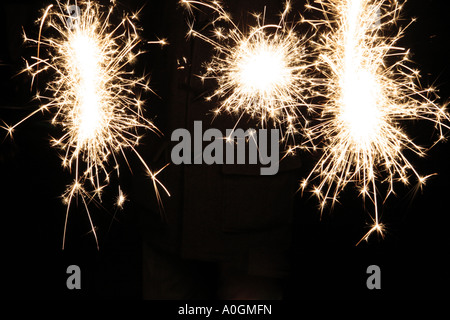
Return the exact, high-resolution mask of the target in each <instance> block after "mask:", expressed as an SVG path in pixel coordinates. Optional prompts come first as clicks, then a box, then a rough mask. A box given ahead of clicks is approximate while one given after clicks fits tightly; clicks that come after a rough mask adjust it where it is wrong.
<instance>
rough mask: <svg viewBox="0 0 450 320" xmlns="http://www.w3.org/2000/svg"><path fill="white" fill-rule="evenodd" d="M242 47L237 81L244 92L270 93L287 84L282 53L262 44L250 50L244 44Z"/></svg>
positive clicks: (288, 74) (287, 75)
mask: <svg viewBox="0 0 450 320" xmlns="http://www.w3.org/2000/svg"><path fill="white" fill-rule="evenodd" d="M243 47H245V48H243V49H242V53H243V54H242V55H243V56H242V57H241V59H240V60H238V61H239V63H238V79H239V82H240V83H241V85H242V90H243V91H244V92H248V93H251V92H254V91H255V90H256V91H258V92H259V93H265V92H266V93H271V92H273V91H275V89H276V88H277V87H283V86H285V85H286V84H287V81H288V79H289V76H290V71H289V69H288V67H287V66H286V63H285V61H284V59H283V57H284V55H283V53H282V52H279V50H277V48H271V47H267V46H265V45H264V44H262V45H260V46H258V47H257V48H253V49H250V50H249V49H248V48H247V47H248V46H247V45H246V44H244V45H243Z"/></svg>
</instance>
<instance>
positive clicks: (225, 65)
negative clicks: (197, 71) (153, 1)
mask: <svg viewBox="0 0 450 320" xmlns="http://www.w3.org/2000/svg"><path fill="white" fill-rule="evenodd" d="M181 3H182V4H183V5H185V6H186V7H187V8H188V10H190V11H191V10H192V9H193V8H196V6H203V7H206V8H208V9H211V10H213V12H215V13H216V14H217V17H216V18H215V20H213V21H212V22H211V25H212V26H213V28H214V30H213V33H212V36H208V35H205V34H204V33H201V32H198V31H196V30H195V29H194V24H192V25H191V27H190V30H189V33H188V34H189V35H190V36H195V37H198V38H200V39H202V40H203V41H205V42H207V43H209V44H211V45H212V47H213V48H214V50H215V55H214V56H213V58H212V59H211V60H210V61H209V62H208V63H206V64H205V70H206V71H205V73H204V74H203V75H202V76H201V79H202V80H206V79H215V80H216V81H217V89H216V90H215V91H214V92H213V93H212V95H210V96H208V97H207V100H211V99H213V98H217V99H218V100H219V101H220V106H219V107H218V108H217V109H216V110H214V113H215V115H218V114H220V113H221V112H227V113H229V114H236V115H238V116H239V115H240V116H239V120H240V119H241V117H242V116H243V115H244V114H248V115H250V116H251V117H253V118H256V119H258V120H259V121H260V123H261V126H262V127H264V126H265V125H266V124H267V122H269V121H271V122H272V123H274V124H275V125H276V126H279V127H280V128H281V129H284V130H285V135H283V136H287V135H293V134H294V133H296V125H297V124H298V123H297V122H298V120H299V117H300V116H301V114H300V113H299V112H298V109H299V107H300V106H302V105H303V106H306V102H304V101H306V100H307V96H308V92H309V91H308V88H309V87H310V85H309V81H310V80H309V77H308V73H307V72H306V71H307V69H308V67H309V63H308V62H307V56H308V54H307V52H306V49H305V48H306V47H305V45H304V44H305V43H306V38H305V37H304V36H299V35H298V34H297V33H296V32H295V31H294V25H293V24H290V23H288V22H287V21H286V17H287V15H288V13H289V11H290V3H289V2H287V3H286V5H285V9H284V11H283V13H282V14H281V18H280V21H279V23H278V24H265V13H264V14H255V15H254V17H255V19H256V25H255V26H250V27H249V28H248V31H247V32H246V31H245V30H242V29H241V28H239V27H238V25H236V24H235V23H234V22H233V20H232V18H231V17H230V15H229V14H228V13H227V12H226V11H225V10H224V8H223V7H222V6H221V5H220V3H219V2H217V1H211V2H200V1H191V0H181ZM204 29H205V28H204ZM204 29H203V30H204ZM239 120H238V122H239Z"/></svg>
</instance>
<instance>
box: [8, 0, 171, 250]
mask: <svg viewBox="0 0 450 320" xmlns="http://www.w3.org/2000/svg"><path fill="white" fill-rule="evenodd" d="M76 4H77V5H70V1H68V2H67V3H66V4H63V3H62V2H60V1H59V0H58V1H57V5H56V6H53V5H50V6H48V7H47V9H46V10H45V12H44V14H43V16H42V17H41V19H40V28H39V38H38V39H37V40H33V39H28V38H27V37H26V35H25V40H26V41H29V42H31V43H34V44H36V45H37V48H38V50H37V56H36V57H32V59H33V60H34V61H33V63H31V64H29V63H28V62H27V68H26V70H25V71H28V72H29V73H30V74H31V75H32V79H33V81H35V80H36V78H37V77H38V75H39V74H40V73H41V72H43V71H45V70H49V71H51V72H53V74H54V80H52V81H50V82H49V83H48V84H47V88H46V91H47V92H48V93H49V96H41V95H39V94H37V96H36V97H37V98H38V99H39V100H40V101H44V103H43V104H42V105H41V106H40V107H39V109H37V110H35V111H34V112H32V113H31V114H30V115H29V116H27V117H26V118H24V119H23V120H21V121H20V122H19V123H17V124H16V125H14V126H10V127H7V128H6V129H7V130H8V132H9V133H10V134H12V132H13V130H14V129H15V128H16V127H17V126H18V125H19V124H20V123H22V122H23V121H25V120H26V119H28V118H30V117H31V116H33V115H34V114H36V113H38V112H40V111H52V112H53V114H54V117H53V119H52V123H53V124H55V125H58V126H59V127H61V128H62V131H63V134H62V136H61V137H59V138H57V139H53V141H52V143H53V145H54V146H56V147H58V148H60V149H61V150H62V151H63V156H62V164H63V167H65V168H68V169H69V170H73V171H74V175H75V177H74V181H73V183H72V184H71V185H69V186H68V188H67V190H66V192H65V194H64V196H63V200H64V203H65V204H66V205H67V211H66V220H65V225H64V236H63V248H64V243H65V237H66V229H67V218H68V215H69V209H70V206H71V203H72V201H73V199H74V198H76V197H78V196H80V198H81V199H82V201H83V204H84V206H85V208H86V211H87V213H88V216H89V221H90V224H91V229H92V232H93V234H94V236H95V240H96V243H97V247H98V240H97V235H96V232H95V227H94V223H93V221H92V219H91V215H90V214H89V210H88V203H89V202H90V201H92V200H94V198H96V199H99V200H101V194H102V190H103V188H104V187H105V185H107V184H108V182H109V179H110V176H111V172H110V171H112V172H115V174H116V175H117V177H119V175H120V168H119V165H118V159H117V156H118V155H119V154H122V155H123V156H124V157H125V149H131V150H132V151H133V153H134V154H135V155H136V156H137V157H138V159H139V160H140V162H141V163H142V164H143V166H144V167H145V169H146V171H147V173H148V175H149V176H150V178H151V179H152V181H153V184H154V187H155V191H156V194H157V197H158V200H159V199H160V196H159V193H158V187H161V188H162V189H163V190H164V191H165V192H167V194H169V193H168V191H167V189H166V188H165V187H164V186H163V185H162V184H161V182H160V181H158V179H157V178H156V176H157V175H158V173H159V172H160V171H161V170H162V169H161V170H160V171H158V172H152V171H151V170H150V168H149V166H148V165H147V164H146V163H145V161H144V159H143V158H142V157H141V156H140V155H139V153H138V151H137V150H136V146H137V145H138V143H139V139H140V138H141V137H140V135H139V133H138V131H139V129H149V130H151V131H153V132H158V129H157V128H156V127H155V126H154V125H153V123H151V122H150V121H148V120H146V119H145V118H144V117H143V103H144V102H143V100H141V99H140V98H139V96H138V95H137V94H136V91H137V90H136V89H142V90H150V88H149V86H148V81H147V80H146V78H145V77H136V76H134V75H133V72H132V71H131V70H129V69H130V63H131V62H132V61H133V60H134V59H135V58H136V57H137V56H138V55H139V54H140V53H141V52H137V53H136V52H135V51H136V48H137V44H138V43H139V42H141V41H142V40H141V39H140V37H139V36H138V33H137V31H138V28H137V26H136V24H135V20H136V19H137V14H134V15H132V16H129V15H124V16H123V17H122V19H121V21H120V23H118V24H117V25H115V26H113V24H112V23H111V22H110V20H111V15H112V13H113V9H114V3H112V4H111V6H110V7H109V9H108V11H107V13H104V12H102V11H103V9H104V8H102V7H101V6H100V5H99V4H98V3H96V2H91V1H89V0H87V1H77V2H76ZM44 26H45V27H48V28H52V29H53V30H54V31H56V36H54V37H43V36H41V32H42V31H43V29H44ZM156 43H160V44H161V45H163V44H165V42H164V40H160V41H158V42H156ZM42 49H47V53H48V57H42V56H41V53H40V51H41V52H42ZM111 159H112V161H113V163H114V167H113V168H114V169H113V170H110V169H109V165H110V163H109V162H111ZM125 159H126V158H125ZM125 200H126V199H125V195H124V194H123V192H122V190H121V189H120V187H119V197H118V198H117V206H118V207H121V206H122V205H123V203H124V201H125Z"/></svg>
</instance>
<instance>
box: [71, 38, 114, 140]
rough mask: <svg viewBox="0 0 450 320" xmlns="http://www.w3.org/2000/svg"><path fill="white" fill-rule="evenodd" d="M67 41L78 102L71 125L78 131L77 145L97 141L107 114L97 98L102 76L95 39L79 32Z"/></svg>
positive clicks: (100, 91)
mask: <svg viewBox="0 0 450 320" xmlns="http://www.w3.org/2000/svg"><path fill="white" fill-rule="evenodd" d="M71 38H72V39H70V40H69V41H68V43H69V44H70V47H69V52H68V54H69V56H70V57H72V58H73V59H67V61H70V62H73V66H71V67H73V69H72V70H76V72H74V73H72V74H70V76H71V77H73V78H74V79H71V80H73V83H75V84H76V92H77V97H78V99H77V101H76V105H75V108H74V110H73V113H74V114H73V123H74V125H75V126H76V127H78V130H77V133H78V141H79V143H80V145H84V144H85V143H89V141H91V142H93V141H92V140H93V139H95V138H96V137H98V136H99V135H98V133H99V130H102V125H104V123H105V121H104V118H105V115H104V114H103V113H104V112H105V111H106V110H104V109H105V108H104V107H103V104H102V101H101V99H100V97H101V96H102V93H103V92H102V91H104V90H102V83H101V79H102V74H101V66H100V57H101V53H100V52H99V51H100V49H99V46H98V44H97V43H96V42H95V39H94V38H93V37H91V36H89V35H88V34H85V33H83V32H82V31H81V30H77V31H75V33H74V34H73V35H72V36H71Z"/></svg>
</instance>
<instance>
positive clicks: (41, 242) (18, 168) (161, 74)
mask: <svg viewBox="0 0 450 320" xmlns="http://www.w3.org/2000/svg"><path fill="white" fill-rule="evenodd" d="M50 3H51V2H50V1H42V2H41V1H34V2H31V1H17V0H15V1H10V0H7V1H2V4H1V5H0V16H1V17H2V18H1V20H0V25H1V30H2V32H1V33H0V36H1V41H0V74H1V75H0V81H1V83H0V97H1V98H0V119H2V120H3V121H5V122H6V123H8V124H13V123H16V122H17V121H18V120H20V119H22V118H23V117H24V116H26V115H27V114H28V113H30V112H31V111H32V110H34V109H35V108H36V107H37V106H38V104H37V102H36V101H33V100H32V97H33V94H34V92H35V88H33V89H31V87H30V86H31V84H30V78H29V77H28V76H26V75H19V76H15V75H16V74H17V73H18V72H19V71H20V70H21V69H22V68H23V67H24V65H25V64H24V61H23V58H28V57H30V56H31V55H34V54H35V48H33V47H29V46H25V45H23V41H22V36H21V32H22V27H23V28H24V29H25V30H26V32H27V34H28V35H29V36H30V37H33V38H37V30H38V26H37V25H36V24H35V23H34V22H35V20H36V19H37V18H38V17H39V16H40V13H41V11H40V10H41V9H43V8H45V7H46V6H47V5H48V4H50ZM144 4H145V6H144V8H143V10H142V11H141V14H140V17H141V18H140V24H141V26H142V28H143V31H142V36H143V37H144V38H146V39H147V40H154V39H155V38H156V37H160V38H168V41H169V43H170V42H171V39H170V34H168V30H170V28H169V26H170V25H171V24H174V23H176V24H179V25H184V24H183V22H184V21H185V19H186V18H187V14H186V12H185V11H184V10H183V9H182V8H181V7H179V6H178V5H177V3H176V1H148V2H146V1H137V0H136V1H127V2H125V1H122V2H121V3H119V7H120V8H123V9H124V10H136V9H138V8H140V7H141V6H143V5H144ZM303 4H304V2H303V1H300V0H299V1H295V2H294V7H295V8H296V9H297V10H298V11H300V12H304V11H303V10H302V7H303ZM263 7H264V1H260V5H259V7H255V8H254V10H255V11H262V10H263ZM172 10H176V11H177V12H178V14H177V15H176V16H177V17H178V19H179V21H173V20H171V19H167V16H168V12H170V11H172ZM278 10H279V8H278V7H277V8H275V9H272V10H271V8H268V10H267V12H277V11H278ZM305 14H306V15H307V16H308V13H305ZM171 16H173V15H171ZM292 16H295V15H294V14H292ZM403 16H404V20H401V21H400V23H399V24H400V25H406V24H407V23H408V21H409V19H410V18H411V17H417V18H418V20H417V22H416V23H414V24H413V25H412V26H410V27H409V29H408V30H407V32H406V35H405V37H404V38H403V39H402V40H401V42H400V45H401V46H404V47H406V48H410V49H411V52H412V60H413V61H414V62H415V64H416V66H417V68H418V69H419V70H421V74H422V79H421V81H422V83H423V84H424V85H430V84H434V85H435V86H437V88H438V89H439V91H440V96H441V99H440V101H439V102H440V103H445V102H446V101H447V100H448V97H449V93H450V82H449V80H450V77H449V75H450V69H449V59H448V40H449V36H448V34H449V33H448V31H450V30H449V23H448V16H447V13H446V10H445V1H444V0H441V1H432V0H426V1H424V0H421V1H417V0H410V1H408V3H407V5H406V6H405V11H404V13H403ZM146 49H147V50H149V52H148V53H146V54H144V55H142V56H141V57H140V59H139V60H138V62H137V64H136V66H135V69H136V70H142V71H143V70H145V71H146V72H150V73H151V75H152V81H151V84H152V88H153V89H154V90H155V92H156V93H158V95H159V96H160V97H161V98H158V97H156V96H155V95H149V96H148V97H147V98H148V99H149V100H148V101H149V103H148V106H149V107H148V108H147V116H148V117H149V118H152V119H153V118H156V119H155V122H156V124H157V126H159V127H160V129H161V130H162V131H163V132H164V123H165V122H164V120H165V119H164V117H165V116H166V115H165V113H164V100H165V98H167V95H168V94H169V90H168V89H167V83H169V82H170V79H169V78H168V74H169V73H168V72H166V71H167V70H164V69H163V68H162V67H161V65H167V59H168V57H170V56H169V55H168V54H167V50H169V49H167V48H162V49H160V48H159V47H158V46H148V47H146ZM162 62H164V63H162ZM173 63H175V61H174V62H173ZM44 81H45V77H42V78H41V79H40V83H39V84H38V85H39V86H41V87H43V83H44ZM41 90H42V89H41ZM50 119H51V115H49V114H37V115H36V116H34V117H33V118H32V119H30V120H28V121H26V122H25V123H23V124H22V125H21V126H19V127H18V128H17V130H16V131H15V134H14V138H13V139H10V138H9V137H6V134H5V132H4V133H2V134H1V135H0V139H1V144H0V189H1V191H0V200H1V206H0V218H1V220H0V225H1V232H0V233H1V234H2V241H1V273H0V277H1V285H0V286H1V287H0V290H1V291H2V292H3V296H8V297H10V298H29V299H36V298H68V299H72V298H95V299H106V298H120V299H140V297H141V236H140V231H141V230H140V228H139V223H140V222H139V221H140V220H139V218H138V217H137V214H136V212H134V211H133V210H132V206H131V205H130V207H131V208H130V209H129V210H128V209H127V205H126V206H125V210H123V211H120V212H117V213H116V215H115V220H114V221H113V223H112V224H111V219H112V218H113V216H114V214H115V211H114V209H113V205H112V204H113V201H114V196H115V191H116V188H115V183H116V182H117V181H113V182H112V186H111V187H109V188H108V190H110V191H107V192H106V194H105V197H104V203H103V206H104V208H96V207H95V206H92V207H91V213H92V214H93V218H94V220H95V223H96V225H97V227H98V233H99V236H100V251H97V250H96V246H95V242H94V238H93V236H92V234H91V233H90V232H89V231H90V226H89V223H88V220H87V216H86V213H85V212H84V210H82V207H81V206H80V208H79V209H77V208H75V207H73V208H72V209H71V212H70V218H69V224H68V238H67V240H66V250H64V251H62V250H61V244H62V234H63V226H64V218H65V206H64V205H63V204H62V202H61V199H60V198H59V196H60V194H61V193H62V192H63V190H64V189H65V187H66V185H67V184H68V183H70V181H71V176H70V174H69V173H68V172H67V171H64V170H63V169H62V167H61V161H60V159H59V157H58V150H56V149H54V148H52V147H51V146H50V143H49V138H50V137H51V136H58V128H55V127H53V126H51V125H50V123H49V120H50ZM408 130H409V131H410V134H411V135H412V136H417V137H418V138H417V142H418V143H423V144H424V145H430V144H431V141H432V139H433V138H434V137H436V133H434V132H433V128H432V127H431V126H429V125H428V124H422V123H414V126H412V127H411V129H408ZM166 134H167V135H169V133H166ZM433 134H435V135H434V136H433ZM148 135H152V133H148ZM154 139H156V138H150V140H151V141H155V140H154ZM150 140H149V142H150ZM156 141H157V140H156ZM143 148H145V143H144V146H143ZM410 159H411V162H412V163H413V165H415V166H416V168H417V169H418V171H419V172H420V173H422V174H423V175H427V174H431V173H435V172H436V173H438V175H436V176H433V177H432V178H430V180H429V181H428V182H427V185H426V186H425V187H424V189H423V191H420V190H419V191H418V192H415V190H416V188H415V186H414V185H411V186H409V187H407V188H405V187H402V186H401V185H398V186H397V191H398V193H397V196H392V197H390V198H389V200H388V201H387V202H386V203H385V204H384V205H383V206H382V207H380V213H381V214H382V222H383V223H385V224H386V226H387V233H386V237H385V238H384V239H381V238H380V239H377V237H376V236H373V237H371V238H370V241H369V242H368V243H366V242H362V243H361V244H360V245H359V246H355V244H356V242H357V241H358V240H359V239H360V238H361V237H362V236H363V235H364V233H365V232H366V231H367V230H368V229H367V228H368V225H367V223H368V219H367V217H368V215H367V214H366V212H365V209H364V207H363V203H362V201H361V199H359V198H357V193H356V192H355V191H354V190H352V188H348V189H347V190H346V191H345V192H343V193H342V195H341V204H340V205H337V206H336V207H335V208H334V210H333V211H331V212H325V213H324V214H323V216H322V219H320V215H319V212H318V211H317V208H316V207H317V202H316V200H315V199H314V198H310V197H309V195H308V194H305V195H304V196H303V197H302V196H301V195H300V194H297V195H296V199H295V207H296V208H295V215H294V216H295V219H294V223H293V225H292V228H293V231H294V241H293V244H292V263H293V272H292V274H291V276H290V278H289V279H288V281H286V286H285V288H286V291H285V297H286V299H287V300H297V299H343V298H344V299H345V298H349V299H365V298H369V299H426V298H432V299H437V298H446V299H448V298H449V296H450V295H449V293H448V292H449V290H448V288H449V286H450V275H449V271H448V270H449V267H450V265H449V261H448V252H449V240H448V228H449V226H450V217H449V214H450V210H449V209H448V208H447V203H448V199H449V195H450V187H448V181H450V172H449V166H448V163H450V152H449V145H448V143H440V144H438V145H437V146H436V147H435V148H433V149H432V150H431V151H430V152H429V153H428V157H426V158H425V159H418V158H417V157H415V156H412V157H411V158H410ZM149 160H150V159H149ZM313 160H314V156H312V155H307V154H305V155H304V165H303V167H302V172H301V173H300V175H299V180H300V178H301V177H303V176H304V175H306V174H307V173H308V171H309V170H310V169H311V168H312V166H313ZM139 173H142V171H139V169H136V171H135V172H134V174H139ZM130 176H131V174H130V173H128V174H124V176H123V177H122V181H121V184H122V187H123V189H124V191H125V193H127V190H131V189H132V187H131V186H130V184H131V183H132V179H131V178H130ZM163 182H164V181H163ZM165 201H170V199H167V198H166V200H165ZM370 209H371V208H370V206H368V210H370ZM71 264H76V265H79V266H80V267H81V270H82V290H78V291H69V290H68V289H67V288H66V278H67V274H66V268H67V267H68V266H69V265H71ZM372 264H375V265H379V266H380V267H381V272H382V278H381V279H382V280H381V281H382V289H381V290H377V291H370V290H368V289H367V288H366V278H367V276H368V275H367V274H366V269H367V267H368V266H369V265H372Z"/></svg>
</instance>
